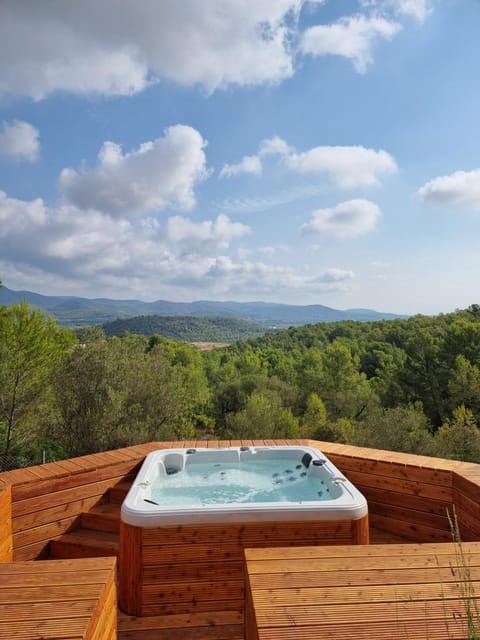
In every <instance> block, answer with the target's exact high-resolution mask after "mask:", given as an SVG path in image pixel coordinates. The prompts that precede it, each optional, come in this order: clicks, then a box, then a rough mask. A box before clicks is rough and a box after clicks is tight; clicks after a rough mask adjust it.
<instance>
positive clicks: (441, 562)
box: [248, 553, 480, 581]
mask: <svg viewBox="0 0 480 640" xmlns="http://www.w3.org/2000/svg"><path fill="white" fill-rule="evenodd" d="M466 557H467V558H468V563H469V566H471V567H478V566H480V554H478V553H475V554H466ZM456 565H457V555H456V554H438V555H436V554H429V555H420V554H419V555H418V556H400V555H393V554H392V557H391V560H389V562H388V567H386V566H385V556H368V557H366V558H355V559H353V560H351V559H349V558H342V557H340V558H330V557H327V558H311V559H309V558H300V559H299V560H298V561H295V560H293V559H289V560H272V561H268V560H255V561H251V562H249V565H248V572H249V575H250V576H251V577H254V576H255V575H256V574H268V573H272V574H273V573H277V574H283V575H285V574H287V573H288V574H289V575H290V573H300V572H301V573H302V574H304V575H308V573H309V572H312V573H317V572H322V573H325V572H328V573H329V577H330V580H333V581H335V576H333V577H332V576H331V575H330V574H331V573H332V572H333V573H336V572H339V571H343V572H348V573H349V574H350V572H353V573H355V572H359V571H363V572H366V573H368V571H370V570H371V569H376V570H379V571H385V572H387V571H388V572H390V571H398V570H402V569H403V570H406V569H412V570H415V569H427V568H429V567H435V568H441V567H447V568H450V567H452V566H456Z"/></svg>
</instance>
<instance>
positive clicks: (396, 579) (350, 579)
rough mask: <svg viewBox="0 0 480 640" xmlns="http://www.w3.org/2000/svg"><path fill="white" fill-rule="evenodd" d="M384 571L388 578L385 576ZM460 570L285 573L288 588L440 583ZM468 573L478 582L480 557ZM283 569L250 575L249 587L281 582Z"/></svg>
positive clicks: (274, 586)
mask: <svg viewBox="0 0 480 640" xmlns="http://www.w3.org/2000/svg"><path fill="white" fill-rule="evenodd" d="M387 574H388V578H387ZM461 574H462V570H461V569H460V570H459V569H458V568H455V569H452V567H451V566H444V567H429V568H425V569H419V568H413V569H409V568H405V569H400V570H394V569H390V568H389V569H388V571H386V570H385V569H384V568H382V569H370V570H364V571H357V570H351V571H335V572H334V575H332V572H331V571H328V572H325V571H309V572H295V573H289V574H288V588H290V589H299V588H302V587H314V586H317V587H323V586H329V585H332V583H334V584H335V585H336V586H345V587H350V586H361V585H365V584H368V585H369V586H373V585H382V584H384V583H385V580H386V579H388V580H389V581H390V582H391V583H392V584H395V585H399V584H404V585H405V584H416V583H419V582H425V583H431V582H435V581H438V582H440V583H442V584H446V583H448V582H457V581H458V580H462V575H461ZM468 575H469V579H470V580H474V581H476V582H480V558H479V560H478V561H477V565H476V566H472V565H469V567H468ZM285 582H286V580H285V574H284V573H279V572H277V573H266V574H259V575H250V585H251V587H252V589H256V590H260V589H277V588H282V587H284V586H285Z"/></svg>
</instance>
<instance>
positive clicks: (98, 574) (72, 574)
mask: <svg viewBox="0 0 480 640" xmlns="http://www.w3.org/2000/svg"><path fill="white" fill-rule="evenodd" d="M46 580H48V585H49V586H53V585H57V586H58V585H65V584H68V585H74V584H100V583H101V582H104V581H105V571H104V570H103V569H97V570H91V571H86V572H84V571H83V570H82V571H79V570H78V569H77V570H76V571H68V572H65V571H63V572H60V571H52V572H49V573H48V574H45V573H43V574H39V573H37V572H35V571H34V570H32V573H30V572H29V573H13V572H12V573H10V574H8V573H6V574H5V575H2V577H1V583H0V593H1V590H2V589H5V588H12V587H32V586H36V585H38V584H45V581H46ZM0 620H1V617H0Z"/></svg>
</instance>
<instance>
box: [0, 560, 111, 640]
mask: <svg viewBox="0 0 480 640" xmlns="http://www.w3.org/2000/svg"><path fill="white" fill-rule="evenodd" d="M95 564H96V568H95V569H92V565H91V563H90V561H86V564H85V566H84V565H83V561H82V560H75V561H69V562H68V563H63V562H62V561H45V562H41V563H34V562H15V563H6V564H3V565H2V571H3V575H2V576H1V579H0V619H1V624H0V640H11V639H12V638H25V639H27V638H30V639H33V638H52V639H53V638H58V639H60V638H62V639H65V640H67V639H74V638H75V639H76V638H78V639H79V640H80V639H81V640H110V639H111V638H115V634H116V610H117V605H116V587H115V583H116V577H115V560H113V559H106V558H99V559H97V560H96V562H95ZM37 566H38V567H39V569H38V570H37Z"/></svg>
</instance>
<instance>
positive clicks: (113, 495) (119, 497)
mask: <svg viewBox="0 0 480 640" xmlns="http://www.w3.org/2000/svg"><path fill="white" fill-rule="evenodd" d="M133 480H134V478H133V477H132V478H130V479H129V480H122V482H119V483H118V484H116V485H115V486H114V487H112V488H111V489H110V490H109V492H108V495H109V500H110V502H113V503H115V504H122V502H123V501H124V500H125V498H126V496H127V493H128V491H129V489H130V487H131V486H132V482H133Z"/></svg>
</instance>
